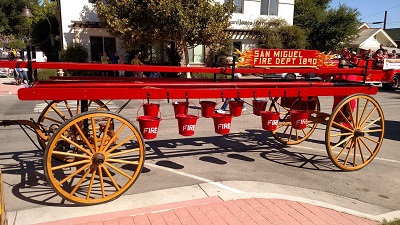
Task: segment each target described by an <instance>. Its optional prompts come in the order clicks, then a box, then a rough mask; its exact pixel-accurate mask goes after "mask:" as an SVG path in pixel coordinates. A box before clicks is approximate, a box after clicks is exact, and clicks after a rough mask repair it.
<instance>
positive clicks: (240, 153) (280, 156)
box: [144, 129, 341, 172]
mask: <svg viewBox="0 0 400 225" xmlns="http://www.w3.org/2000/svg"><path fill="white" fill-rule="evenodd" d="M147 145H148V146H149V149H148V154H147V156H146V159H152V160H156V161H157V162H156V164H157V165H159V166H164V167H167V168H171V169H182V168H183V167H184V166H183V165H180V164H179V163H177V162H176V161H172V159H173V158H175V157H185V156H200V157H199V160H200V161H203V162H209V163H214V164H219V165H221V164H226V163H227V162H226V161H224V160H221V159H219V158H218V157H214V156H213V154H221V153H225V154H227V157H229V158H231V159H236V160H241V161H243V162H249V163H251V162H253V161H255V160H256V159H254V156H253V158H251V157H249V156H248V155H246V153H259V155H260V157H261V159H265V160H268V161H271V162H274V163H278V164H281V165H284V166H290V167H297V168H301V169H307V170H318V171H332V172H339V171H341V170H340V169H338V168H337V167H335V166H334V165H333V163H332V162H331V160H330V159H329V157H328V156H326V155H320V154H315V153H304V152H300V151H297V150H296V149H294V148H292V147H290V146H286V145H283V144H281V143H279V142H277V141H276V140H275V139H274V138H273V137H272V136H271V135H270V134H269V132H265V131H261V130H251V129H249V130H245V132H242V133H231V134H227V135H224V136H210V137H199V138H188V137H186V138H183V139H169V140H154V141H148V142H147ZM180 146H191V147H195V148H196V149H193V148H190V149H188V148H185V149H182V148H180ZM149 170H150V169H148V168H146V169H145V171H144V172H148V171H149Z"/></svg>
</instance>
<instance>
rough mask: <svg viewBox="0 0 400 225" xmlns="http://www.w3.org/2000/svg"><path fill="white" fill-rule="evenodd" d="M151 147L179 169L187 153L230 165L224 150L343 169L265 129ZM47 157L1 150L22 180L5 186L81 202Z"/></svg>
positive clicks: (31, 195)
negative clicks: (48, 168)
mask: <svg viewBox="0 0 400 225" xmlns="http://www.w3.org/2000/svg"><path fill="white" fill-rule="evenodd" d="M147 146H148V151H147V152H148V154H147V156H146V159H147V160H155V161H156V164H157V165H158V166H162V167H166V168H170V169H177V170H179V169H183V168H184V165H182V164H180V162H179V158H181V157H187V156H198V160H199V161H201V162H202V163H213V164H217V165H224V164H227V163H228V162H227V161H225V160H224V159H221V158H220V157H219V156H220V154H221V153H224V155H225V156H226V157H228V158H229V159H234V160H240V161H242V162H244V163H253V162H254V161H256V160H267V161H270V162H273V163H276V164H280V165H283V166H289V167H296V168H300V169H306V170H316V171H332V172H338V171H341V170H339V169H337V168H336V167H335V166H334V165H333V164H332V162H331V161H330V159H329V158H328V157H327V156H326V155H321V154H315V153H304V152H300V151H298V150H296V149H295V148H292V147H290V146H285V145H283V144H280V143H279V142H277V141H276V140H275V139H274V138H273V137H272V136H271V135H270V134H269V132H265V131H262V130H251V129H249V130H245V131H244V132H241V133H231V134H227V135H223V136H220V135H218V136H208V137H194V138H190V137H185V138H179V139H168V140H153V141H147ZM248 153H250V154H248ZM252 153H253V154H252ZM254 153H256V154H254ZM217 154H218V155H217ZM257 155H258V156H259V157H257ZM43 158H44V156H43V152H42V151H40V150H29V151H18V152H8V153H0V166H1V167H2V172H3V174H4V175H17V176H20V180H18V178H17V180H16V181H15V182H14V183H8V184H7V181H5V185H8V186H12V193H13V195H14V196H15V197H17V198H19V199H21V200H22V201H25V202H30V203H34V204H38V205H46V206H58V207H78V206H79V205H78V204H73V203H70V202H68V201H66V200H64V199H62V198H61V197H60V196H59V195H58V194H57V193H56V192H55V191H54V190H53V189H52V188H51V186H50V184H48V183H47V179H46V177H45V175H44V172H43V169H44V168H43ZM174 159H176V160H174ZM149 171H150V168H146V167H145V168H144V169H143V171H142V173H147V172H149ZM139 179H140V178H139ZM10 180H11V179H10Z"/></svg>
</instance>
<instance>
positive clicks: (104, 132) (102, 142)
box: [100, 118, 111, 152]
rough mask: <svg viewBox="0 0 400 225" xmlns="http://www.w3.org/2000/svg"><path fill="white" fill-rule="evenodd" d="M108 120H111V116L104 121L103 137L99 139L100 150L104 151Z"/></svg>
mask: <svg viewBox="0 0 400 225" xmlns="http://www.w3.org/2000/svg"><path fill="white" fill-rule="evenodd" d="M110 122H111V118H107V123H106V127H105V128H104V130H103V138H102V139H101V144H100V151H101V152H104V143H105V141H106V138H107V136H108V135H107V131H108V129H109V128H110Z"/></svg>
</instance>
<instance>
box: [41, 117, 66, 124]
mask: <svg viewBox="0 0 400 225" xmlns="http://www.w3.org/2000/svg"><path fill="white" fill-rule="evenodd" d="M43 118H44V119H46V120H50V121H53V122H55V123H58V124H63V123H64V121H59V120H56V119H53V118H51V117H47V116H45V117H43Z"/></svg>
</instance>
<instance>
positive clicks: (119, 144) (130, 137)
mask: <svg viewBox="0 0 400 225" xmlns="http://www.w3.org/2000/svg"><path fill="white" fill-rule="evenodd" d="M133 137H136V135H134V134H133V135H132V136H129V137H127V138H126V139H125V140H123V141H121V142H120V143H118V144H117V145H115V146H113V147H112V148H110V149H109V150H107V151H106V154H109V153H111V152H113V151H115V150H116V149H117V148H119V147H121V146H122V145H123V144H125V143H127V142H128V141H130V140H131V139H132V138H133Z"/></svg>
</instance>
